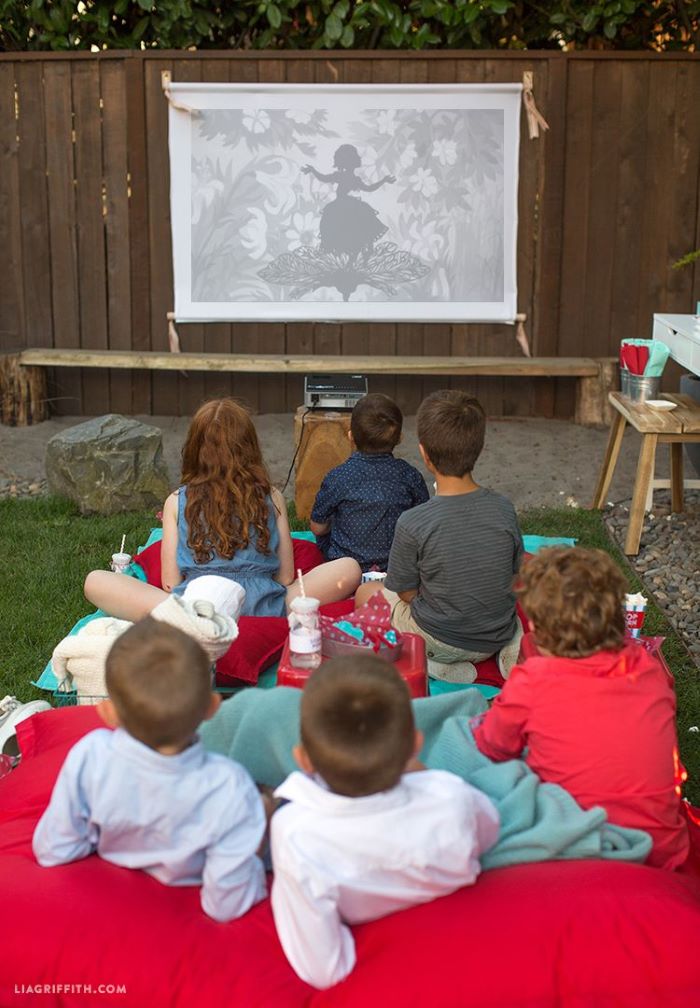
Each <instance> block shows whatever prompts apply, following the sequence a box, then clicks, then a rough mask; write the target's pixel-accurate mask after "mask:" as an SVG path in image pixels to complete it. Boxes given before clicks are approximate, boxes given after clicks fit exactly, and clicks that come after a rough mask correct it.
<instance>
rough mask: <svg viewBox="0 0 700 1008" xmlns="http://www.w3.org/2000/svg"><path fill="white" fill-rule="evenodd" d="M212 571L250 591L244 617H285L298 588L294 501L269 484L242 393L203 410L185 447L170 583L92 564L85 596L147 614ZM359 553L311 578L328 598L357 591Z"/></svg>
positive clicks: (173, 518)
mask: <svg viewBox="0 0 700 1008" xmlns="http://www.w3.org/2000/svg"><path fill="white" fill-rule="evenodd" d="M203 574H217V575H219V576H221V577H225V578H230V579H231V580H233V581H237V582H238V583H239V584H241V585H242V586H243V588H245V591H246V599H245V602H244V605H243V609H242V611H241V615H243V616H283V615H284V614H285V611H286V606H287V605H288V604H289V602H290V601H291V600H292V599H293V598H294V597H295V596H296V595H297V594H298V592H299V587H298V585H297V583H296V581H295V571H294V556H293V550H292V540H291V537H290V534H289V522H288V519H287V508H286V504H285V501H284V498H283V497H282V494H281V493H280V492H279V490H276V489H274V488H273V487H272V486H271V485H270V477H269V475H268V472H267V469H266V467H265V463H264V462H263V459H262V453H261V451H260V445H259V442H258V436H257V433H256V430H255V427H254V425H253V421H252V419H251V417H250V414H249V413H248V412H247V410H246V409H244V408H243V406H241V405H240V404H239V403H237V402H236V401H235V400H233V399H214V400H212V401H211V402H208V403H205V404H204V405H203V406H201V407H200V409H199V410H198V411H197V412H196V413H195V415H194V417H193V418H192V423H191V424H190V429H189V431H188V433H187V438H186V440H185V445H184V447H183V450H182V485H181V486H180V487H179V489H177V490H175V491H174V492H173V493H172V494H170V496H169V497H168V499H167V500H166V502H165V505H164V507H163V544H162V553H161V580H162V585H163V587H162V589H161V588H156V587H155V586H153V585H149V584H146V583H145V582H143V581H137V580H135V579H133V578H126V577H124V575H121V574H113V573H111V572H109V571H92V572H91V573H90V574H88V576H87V578H86V579H85V596H86V598H87V599H88V600H89V601H90V602H92V603H93V604H94V605H96V606H98V607H99V608H100V609H102V610H103V611H104V612H106V613H109V614H110V615H112V616H116V617H118V618H120V619H127V620H138V619H142V618H143V617H144V616H147V615H148V614H149V613H150V612H151V610H152V609H153V608H154V607H155V606H157V605H158V604H159V603H160V602H162V601H163V600H164V598H166V597H167V595H168V593H170V592H172V593H173V594H181V593H182V592H183V591H184V590H185V588H186V586H187V585H188V584H189V583H190V582H191V581H193V580H194V579H195V578H197V577H200V576H201V575H203ZM360 578H361V571H360V568H359V565H358V564H357V562H356V561H355V560H351V559H349V558H343V559H340V560H333V561H331V562H330V563H326V564H322V565H321V566H320V567H317V568H315V569H314V570H312V571H310V572H309V573H308V574H306V575H305V577H304V585H305V590H306V592H307V594H308V595H312V596H313V597H314V598H318V599H320V601H321V602H322V603H325V602H334V601H337V600H338V599H342V598H346V597H347V596H349V595H351V594H352V593H353V591H354V590H355V589H356V588H357V586H358V584H359V583H360Z"/></svg>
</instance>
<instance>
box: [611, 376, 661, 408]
mask: <svg viewBox="0 0 700 1008" xmlns="http://www.w3.org/2000/svg"><path fill="white" fill-rule="evenodd" d="M660 385H661V378H645V377H644V375H638V374H632V372H631V371H628V370H627V369H626V368H620V391H621V392H622V394H623V396H625V397H626V398H627V399H629V400H630V402H646V401H647V399H656V398H657V397H658V395H659V387H660Z"/></svg>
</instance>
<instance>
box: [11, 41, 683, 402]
mask: <svg viewBox="0 0 700 1008" xmlns="http://www.w3.org/2000/svg"><path fill="white" fill-rule="evenodd" d="M165 69H169V70H170V71H171V72H172V75H173V79H174V80H176V81H178V80H180V81H182V80H188V81H196V80H204V81H253V82H254V81H290V82H292V81H293V82H307V81H317V82H324V83H327V82H331V83H334V82H352V83H358V82H362V83H365V82H377V83H379V82H382V83H383V82H396V81H399V82H406V83H420V82H428V83H444V82H453V81H457V82H460V83H469V82H481V81H520V80H521V79H522V74H523V71H524V70H532V71H533V72H534V88H535V96H536V99H537V102H538V105H539V107H540V109H541V110H542V112H543V114H544V115H545V117H546V118H547V120H548V122H549V125H550V127H551V128H550V131H549V132H548V133H547V134H545V136H544V137H543V138H541V139H539V140H533V141H530V140H529V139H528V137H527V132H526V129H525V127H524V124H523V136H522V141H521V153H520V195H519V240H518V287H519V310H520V311H523V312H526V313H527V317H528V322H527V329H528V333H529V335H530V339H531V343H532V347H533V352H534V353H536V354H538V355H542V356H571V355H573V356H581V355H585V356H605V355H608V354H612V353H614V352H615V350H616V347H617V344H618V342H619V340H620V338H622V337H623V336H634V335H642V336H646V335H648V334H649V332H650V327H651V316H652V313H653V312H655V311H664V310H665V311H677V312H687V311H692V310H694V305H695V300H696V299H697V298H700V265H698V264H696V266H695V268H692V267H691V268H686V269H684V270H680V271H673V270H671V268H670V264H671V263H672V261H673V260H674V259H676V258H677V257H679V256H681V255H682V254H684V253H685V252H687V251H689V250H691V249H694V248H697V247H698V246H699V245H700V100H698V99H699V96H700V59H699V58H698V57H696V56H694V55H689V54H683V53H674V54H664V55H655V54H649V53H575V54H568V55H564V54H561V53H553V52H528V53H521V52H517V53H516V52H504V53H493V52H467V53H464V52H450V51H444V52H439V53H431V54H429V55H426V54H416V55H413V54H408V53H404V52H398V53H394V52H343V53H342V54H340V53H320V52H303V53H294V52H280V53H262V52H196V53H182V52H177V53H172V52H149V53H141V52H119V51H116V52H108V53H100V54H97V55H93V54H90V53H71V54H62V53H22V54H4V55H2V56H0V350H3V351H14V350H17V349H20V348H23V347H30V346H38V347H44V346H56V347H84V348H90V349H107V348H113V349H136V350H150V349H152V350H162V349H166V348H167V330H166V321H165V317H166V312H167V311H169V310H171V309H172V307H173V290H172V264H171V245H170V220H169V203H168V200H169V197H168V180H169V167H168V149H167V102H166V101H165V99H164V97H163V94H162V91H161V82H160V74H161V71H162V70H165ZM180 336H181V341H182V344H183V348H184V349H187V350H192V351H197V350H204V351H217V352H231V351H239V352H256V351H257V352H264V353H285V352H287V353H319V354H329V353H333V354H335V353H347V354H364V353H372V354H407V355H415V354H423V353H430V354H450V353H453V354H469V355H475V356H476V355H488V356H493V355H506V354H512V355H517V354H518V353H519V351H518V349H517V347H516V345H515V341H514V338H513V330H512V328H511V327H507V326H493V325H446V324H439V325H438V324H432V325H426V324H418V325H409V324H398V325H394V324H347V325H329V324H310V323H289V324H287V325H285V324H234V325H230V324H221V323H217V324H206V325H186V326H181V327H180ZM672 377H674V376H672ZM458 383H459V384H461V385H462V386H467V387H469V388H471V389H473V390H474V391H475V392H476V393H477V394H478V395H479V396H480V398H481V399H482V401H483V402H484V405H485V407H486V409H487V411H488V412H489V414H491V415H493V416H499V415H521V416H533V415H539V416H559V417H566V416H570V415H571V414H572V406H573V387H572V384H573V383H572V382H571V381H569V380H566V379H556V380H555V379H546V378H541V379H535V380H532V381H530V382H527V383H524V382H523V381H522V380H519V379H517V378H502V377H501V378H498V377H494V378H474V379H453V381H452V384H458ZM444 384H445V382H444V380H442V379H435V378H432V379H428V378H426V379H420V378H398V379H397V378H395V377H394V376H392V375H387V376H386V377H382V378H381V379H377V380H376V381H374V380H373V381H372V385H371V387H372V388H373V389H374V390H378V391H385V392H387V393H389V394H394V395H396V397H397V399H398V401H399V402H400V404H401V406H402V408H403V409H404V410H406V411H408V412H412V411H414V410H415V408H416V406H417V404H418V403H419V401H420V399H421V397H422V396H423V394H424V393H425V392H426V391H429V390H432V389H434V388H436V387H439V385H444ZM220 393H232V394H235V395H239V396H242V397H243V398H245V399H246V400H247V401H248V402H249V403H250V404H251V405H252V406H253V408H254V409H256V410H258V411H260V412H280V411H285V410H289V409H292V408H294V407H295V406H296V405H298V403H299V402H300V394H301V381H300V379H299V378H291V377H289V378H285V377H283V376H275V375H261V376H257V375H240V376H238V375H237V376H228V375H224V376H221V375H210V374H202V373H190V374H189V375H188V376H185V375H180V374H177V373H173V374H169V373H163V374H159V373H148V372H131V373H129V372H123V371H122V372H118V371H115V372H112V373H110V372H107V371H92V372H90V371H84V372H81V371H79V370H72V369H60V370H59V369H56V370H55V372H54V373H53V375H52V377H51V394H52V396H53V398H54V408H55V410H56V411H57V412H60V413H67V414H97V413H103V412H107V411H108V410H112V411H115V412H123V413H145V414H149V413H150V414H155V415H158V414H164V415H179V414H189V413H191V412H192V410H193V409H194V408H196V406H197V405H198V403H199V402H200V401H201V400H202V399H203V398H204V397H206V396H209V395H215V394H220Z"/></svg>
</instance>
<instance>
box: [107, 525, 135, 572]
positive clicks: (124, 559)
mask: <svg viewBox="0 0 700 1008" xmlns="http://www.w3.org/2000/svg"><path fill="white" fill-rule="evenodd" d="M125 543H126V533H124V535H123V536H122V544H121V546H120V547H119V552H118V553H112V563H111V564H110V566H111V568H112V570H113V571H114V573H115V574H125V573H126V570H127V568H128V566H129V564H130V563H131V554H130V553H125V552H124V544H125Z"/></svg>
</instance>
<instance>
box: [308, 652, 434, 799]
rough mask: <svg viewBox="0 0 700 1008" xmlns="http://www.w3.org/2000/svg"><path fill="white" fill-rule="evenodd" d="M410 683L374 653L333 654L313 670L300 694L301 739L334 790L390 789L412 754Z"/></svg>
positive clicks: (349, 792)
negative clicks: (406, 682) (334, 655)
mask: <svg viewBox="0 0 700 1008" xmlns="http://www.w3.org/2000/svg"><path fill="white" fill-rule="evenodd" d="M414 739H415V727H414V723H413V710H412V708H411V698H410V696H409V692H408V688H407V686H406V684H405V683H404V681H403V680H402V679H401V677H400V676H399V674H398V672H397V671H396V669H395V668H394V667H393V665H391V664H390V663H389V662H387V661H384V659H382V658H378V657H376V655H357V656H356V657H355V656H353V655H350V656H344V657H342V658H333V659H331V661H329V662H326V663H325V664H324V665H322V666H321V667H320V668H319V669H317V670H316V672H314V673H313V675H312V676H311V678H310V679H309V682H308V684H307V686H306V689H305V690H304V693H303V696H302V699H301V741H302V744H303V746H304V749H305V750H306V752H307V755H308V757H309V759H310V760H311V762H312V763H313V766H314V769H315V770H317V771H318V773H319V774H320V775H321V777H322V778H323V780H324V781H325V783H326V784H327V785H328V787H329V788H330V789H331V791H334V792H335V793H336V794H342V795H348V796H350V797H353V798H358V797H360V796H361V795H370V794H377V793H378V792H379V791H388V790H389V788H392V787H394V785H395V784H397V783H398V781H399V779H400V777H401V775H402V773H403V772H404V769H405V767H406V764H407V762H408V761H409V759H410V758H411V756H412V755H413V746H414Z"/></svg>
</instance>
